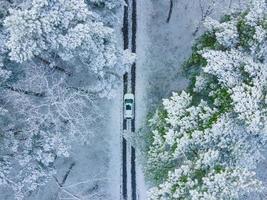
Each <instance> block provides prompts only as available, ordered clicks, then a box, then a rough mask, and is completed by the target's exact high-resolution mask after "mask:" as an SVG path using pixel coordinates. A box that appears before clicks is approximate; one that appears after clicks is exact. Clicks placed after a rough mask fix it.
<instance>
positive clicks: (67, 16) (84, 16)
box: [5, 0, 124, 96]
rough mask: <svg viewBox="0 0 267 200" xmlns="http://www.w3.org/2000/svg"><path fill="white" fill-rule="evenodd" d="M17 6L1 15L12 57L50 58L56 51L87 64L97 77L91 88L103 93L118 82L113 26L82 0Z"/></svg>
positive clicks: (119, 55)
mask: <svg viewBox="0 0 267 200" xmlns="http://www.w3.org/2000/svg"><path fill="white" fill-rule="evenodd" d="M21 7H22V8H21V9H10V11H9V12H10V13H11V14H10V15H9V16H8V17H7V18H6V19H5V27H6V29H7V30H8V31H9V34H10V37H9V40H8V42H7V47H8V48H9V49H10V53H9V55H10V57H11V59H12V60H15V61H18V62H23V61H27V60H29V59H33V58H35V57H37V58H40V57H41V58H44V57H48V58H53V57H55V56H54V54H56V55H58V56H59V58H61V59H62V60H63V61H66V62H68V63H70V64H71V65H72V66H75V65H76V66H77V65H78V66H80V65H82V66H84V67H85V66H87V68H88V71H90V72H91V74H92V75H94V76H95V79H96V80H98V82H97V81H96V82H97V84H95V90H98V91H103V93H104V94H103V95H104V96H106V95H108V94H109V93H110V90H111V89H113V88H114V87H115V86H116V85H117V84H118V80H120V79H119V77H120V76H121V75H122V73H123V71H124V68H123V66H122V65H120V64H119V63H120V60H121V59H122V57H123V54H122V53H121V52H120V51H119V50H118V48H117V44H116V38H115V37H116V36H115V34H114V30H113V29H112V28H111V27H109V26H107V25H105V24H104V23H103V22H102V21H101V20H102V18H101V16H100V15H99V14H97V13H95V12H93V11H91V10H89V7H88V6H87V4H86V3H85V2H84V0H79V1H76V0H67V1H60V0H45V1H43V0H32V1H31V2H30V4H29V5H27V6H25V5H24V6H21ZM53 62H54V60H52V62H51V63H52V65H51V67H53ZM112 85H114V87H112Z"/></svg>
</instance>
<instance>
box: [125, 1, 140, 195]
mask: <svg viewBox="0 0 267 200" xmlns="http://www.w3.org/2000/svg"><path fill="white" fill-rule="evenodd" d="M125 3H126V5H125V6H124V18H123V28H122V32H123V42H124V50H126V49H130V50H131V51H132V52H133V53H136V30H137V16H136V13H137V12H136V0H125ZM130 45H131V46H130ZM135 77H136V63H133V65H132V67H131V71H130V72H129V73H125V74H124V76H123V95H124V94H126V93H133V94H135V81H136V78H135ZM122 99H123V97H122ZM123 107H124V105H123V104H122V110H123V111H124V109H123ZM135 107H136V104H135ZM135 107H134V116H135ZM122 127H123V129H122V134H121V143H122V144H121V145H122V148H121V150H122V153H121V155H122V159H121V160H122V167H121V169H122V173H121V200H137V191H136V188H137V187H136V154H135V148H134V147H133V146H132V144H131V141H129V140H127V138H130V136H131V135H132V134H134V133H135V118H134V119H132V120H129V119H128V121H127V120H126V119H122ZM128 136H129V137H128Z"/></svg>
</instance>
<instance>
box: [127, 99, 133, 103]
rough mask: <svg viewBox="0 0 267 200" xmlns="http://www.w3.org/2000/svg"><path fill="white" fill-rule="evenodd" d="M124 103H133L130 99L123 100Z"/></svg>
mask: <svg viewBox="0 0 267 200" xmlns="http://www.w3.org/2000/svg"><path fill="white" fill-rule="evenodd" d="M125 103H133V100H132V99H125Z"/></svg>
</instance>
